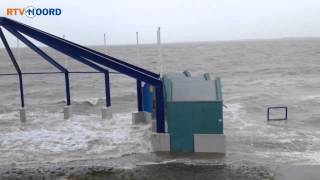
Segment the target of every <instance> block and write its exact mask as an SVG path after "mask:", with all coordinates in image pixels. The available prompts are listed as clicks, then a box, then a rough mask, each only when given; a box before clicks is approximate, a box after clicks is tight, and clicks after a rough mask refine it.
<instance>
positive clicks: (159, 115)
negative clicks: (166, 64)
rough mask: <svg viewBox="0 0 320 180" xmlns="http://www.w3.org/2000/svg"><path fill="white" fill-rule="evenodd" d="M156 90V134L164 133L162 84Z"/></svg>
mask: <svg viewBox="0 0 320 180" xmlns="http://www.w3.org/2000/svg"><path fill="white" fill-rule="evenodd" d="M155 89H156V108H157V109H156V117H157V132H158V133H164V132H165V121H164V97H163V84H162V83H161V84H160V85H159V86H156V87H155Z"/></svg>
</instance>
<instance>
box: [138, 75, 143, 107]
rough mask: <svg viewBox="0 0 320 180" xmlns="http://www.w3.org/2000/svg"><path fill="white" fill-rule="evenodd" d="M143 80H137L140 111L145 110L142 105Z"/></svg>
mask: <svg viewBox="0 0 320 180" xmlns="http://www.w3.org/2000/svg"><path fill="white" fill-rule="evenodd" d="M141 84H142V83H141V81H140V80H137V98H138V111H143V107H142V106H143V105H142V87H141Z"/></svg>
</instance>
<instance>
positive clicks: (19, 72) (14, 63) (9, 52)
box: [0, 27, 24, 107]
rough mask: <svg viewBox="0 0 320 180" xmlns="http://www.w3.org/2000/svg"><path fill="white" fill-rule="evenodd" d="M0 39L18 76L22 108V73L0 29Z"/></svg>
mask: <svg viewBox="0 0 320 180" xmlns="http://www.w3.org/2000/svg"><path fill="white" fill-rule="evenodd" d="M0 37H1V40H2V43H3V45H4V47H5V48H6V50H7V52H8V54H9V57H10V59H11V61H12V63H13V66H14V67H15V69H16V71H17V73H18V75H19V87H20V100H21V107H24V93H23V80H22V73H21V69H20V67H19V64H18V63H17V60H16V58H15V57H14V55H13V53H12V51H11V49H10V46H9V44H8V42H7V39H6V37H5V36H4V34H3V32H2V29H1V27H0Z"/></svg>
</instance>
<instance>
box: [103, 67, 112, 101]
mask: <svg viewBox="0 0 320 180" xmlns="http://www.w3.org/2000/svg"><path fill="white" fill-rule="evenodd" d="M104 80H105V92H106V106H107V107H109V106H111V97H110V78H109V72H106V73H104Z"/></svg>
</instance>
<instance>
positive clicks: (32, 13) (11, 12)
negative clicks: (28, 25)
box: [7, 6, 62, 18]
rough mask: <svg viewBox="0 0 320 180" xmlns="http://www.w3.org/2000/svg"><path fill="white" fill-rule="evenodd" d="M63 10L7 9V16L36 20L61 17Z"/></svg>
mask: <svg viewBox="0 0 320 180" xmlns="http://www.w3.org/2000/svg"><path fill="white" fill-rule="evenodd" d="M61 13H62V10H61V9H60V8H36V7H34V6H28V7H26V8H7V16H24V15H25V16H27V17H28V18H34V17H36V16H59V15H61Z"/></svg>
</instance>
